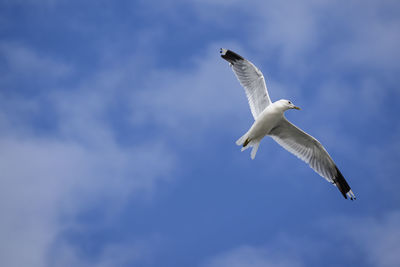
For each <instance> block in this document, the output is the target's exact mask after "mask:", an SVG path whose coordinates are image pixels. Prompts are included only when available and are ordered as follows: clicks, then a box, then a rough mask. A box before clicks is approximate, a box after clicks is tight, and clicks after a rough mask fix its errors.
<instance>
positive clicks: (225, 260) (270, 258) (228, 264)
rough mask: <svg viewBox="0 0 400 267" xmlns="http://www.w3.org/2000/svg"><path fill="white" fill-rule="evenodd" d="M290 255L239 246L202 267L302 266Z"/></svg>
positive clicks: (266, 249) (265, 249)
mask: <svg viewBox="0 0 400 267" xmlns="http://www.w3.org/2000/svg"><path fill="white" fill-rule="evenodd" d="M291 256H292V255H287V254H286V253H282V252H276V251H274V249H272V250H271V249H270V248H269V247H253V246H241V247H238V248H235V249H233V250H230V251H228V252H225V253H221V254H220V255H217V256H215V257H214V258H212V259H211V260H208V261H207V262H206V263H205V264H204V265H203V266H204V267H269V266H271V267H272V266H274V267H286V266H288V267H289V266H292V267H296V266H303V264H302V263H301V262H300V261H299V260H298V259H293V258H290V257H291Z"/></svg>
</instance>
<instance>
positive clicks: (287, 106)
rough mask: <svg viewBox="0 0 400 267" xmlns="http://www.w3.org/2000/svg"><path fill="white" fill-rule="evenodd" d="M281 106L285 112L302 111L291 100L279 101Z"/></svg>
mask: <svg viewBox="0 0 400 267" xmlns="http://www.w3.org/2000/svg"><path fill="white" fill-rule="evenodd" d="M278 102H279V105H280V106H281V107H282V108H283V109H284V110H288V109H297V110H300V108H299V107H296V106H295V105H294V104H293V103H292V102H291V101H290V100H286V99H281V100H279V101H278Z"/></svg>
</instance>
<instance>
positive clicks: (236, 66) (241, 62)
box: [221, 48, 271, 119]
mask: <svg viewBox="0 0 400 267" xmlns="http://www.w3.org/2000/svg"><path fill="white" fill-rule="evenodd" d="M221 57H222V58H223V59H225V60H226V61H228V62H229V63H230V65H231V67H232V70H233V72H234V73H235V75H236V77H237V78H238V80H239V82H240V84H241V85H242V86H243V87H244V90H245V92H246V96H247V100H248V102H249V106H250V110H251V114H252V115H253V117H254V119H257V117H258V115H259V114H260V113H261V112H262V111H263V110H264V109H265V108H266V107H267V106H268V105H269V104H270V103H271V99H270V98H269V94H268V90H267V86H266V84H265V79H264V76H263V74H262V72H261V71H260V70H259V69H258V68H257V67H256V66H254V65H253V63H251V62H250V61H248V60H246V59H244V58H243V57H241V56H239V55H238V54H236V53H235V52H232V51H230V50H227V49H224V48H221Z"/></svg>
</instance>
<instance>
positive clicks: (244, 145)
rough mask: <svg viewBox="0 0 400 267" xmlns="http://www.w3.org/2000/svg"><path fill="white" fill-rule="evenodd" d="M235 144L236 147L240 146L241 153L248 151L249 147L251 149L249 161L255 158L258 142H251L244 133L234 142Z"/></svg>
mask: <svg viewBox="0 0 400 267" xmlns="http://www.w3.org/2000/svg"><path fill="white" fill-rule="evenodd" d="M236 144H237V145H238V146H242V151H244V150H246V149H248V148H249V147H252V148H253V149H252V150H251V159H254V158H255V157H256V153H257V150H258V147H259V146H260V140H251V139H250V138H249V134H248V133H245V134H244V135H243V136H242V137H240V138H239V139H238V140H237V141H236Z"/></svg>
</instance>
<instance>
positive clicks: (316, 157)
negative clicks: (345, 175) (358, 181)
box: [270, 118, 337, 183]
mask: <svg viewBox="0 0 400 267" xmlns="http://www.w3.org/2000/svg"><path fill="white" fill-rule="evenodd" d="M270 135H271V137H272V138H273V139H274V140H275V141H276V142H277V143H278V144H279V145H281V146H282V147H283V148H285V149H286V150H287V151H289V152H290V153H292V154H294V155H295V156H296V157H298V158H299V159H301V160H303V161H304V162H306V163H307V164H309V165H310V167H311V168H312V169H313V170H314V171H316V172H317V173H318V174H319V175H321V176H322V177H324V178H325V179H326V180H328V181H329V182H331V183H334V179H335V177H336V176H337V168H336V165H335V163H334V162H333V160H332V158H331V157H330V156H329V154H328V152H327V151H326V150H325V148H324V147H323V146H322V145H321V143H320V142H318V140H317V139H315V138H314V137H312V136H311V135H309V134H307V133H305V132H304V131H302V130H301V129H299V128H297V127H296V126H295V125H293V124H292V123H290V122H289V121H288V120H287V119H286V118H283V119H282V120H281V122H279V126H278V127H276V128H274V129H273V130H272V131H271V133H270Z"/></svg>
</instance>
